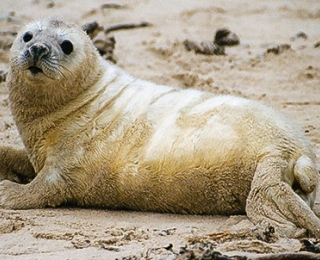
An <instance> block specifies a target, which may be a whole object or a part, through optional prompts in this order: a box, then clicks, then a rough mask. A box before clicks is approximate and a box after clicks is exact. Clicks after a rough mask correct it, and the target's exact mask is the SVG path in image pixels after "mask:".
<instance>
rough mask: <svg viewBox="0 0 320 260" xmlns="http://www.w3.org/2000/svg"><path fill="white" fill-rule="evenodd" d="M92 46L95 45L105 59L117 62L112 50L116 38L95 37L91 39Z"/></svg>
mask: <svg viewBox="0 0 320 260" xmlns="http://www.w3.org/2000/svg"><path fill="white" fill-rule="evenodd" d="M93 44H94V46H96V48H97V50H98V51H99V53H100V55H101V56H103V57H104V58H105V59H106V60H109V61H111V62H113V63H117V61H116V60H115V59H114V57H113V51H114V49H115V45H116V39H115V38H114V37H113V36H111V37H107V38H106V39H95V40H94V41H93Z"/></svg>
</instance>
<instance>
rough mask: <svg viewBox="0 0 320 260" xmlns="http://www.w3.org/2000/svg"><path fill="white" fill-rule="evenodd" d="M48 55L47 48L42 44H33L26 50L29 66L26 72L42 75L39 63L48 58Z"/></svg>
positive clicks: (48, 50)
mask: <svg viewBox="0 0 320 260" xmlns="http://www.w3.org/2000/svg"><path fill="white" fill-rule="evenodd" d="M49 53H50V49H49V47H48V46H47V45H45V44H43V43H35V44H33V45H31V46H30V47H29V48H28V50H27V56H28V57H29V64H30V65H31V66H30V67H28V70H29V71H30V72H31V74H32V75H36V74H39V73H43V71H42V69H41V67H42V66H41V63H42V62H43V61H44V60H45V58H46V57H48V55H49Z"/></svg>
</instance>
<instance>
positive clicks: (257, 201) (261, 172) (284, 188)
mask: <svg viewBox="0 0 320 260" xmlns="http://www.w3.org/2000/svg"><path fill="white" fill-rule="evenodd" d="M300 158H301V157H300ZM300 158H299V159H298V160H297V163H296V165H295V167H294V171H295V173H294V175H295V176H296V175H297V176H298V179H297V181H298V183H299V184H300V186H301V188H302V189H303V192H304V193H305V194H307V196H308V199H311V201H310V203H308V202H307V203H306V201H304V200H303V196H302V197H300V196H299V195H298V194H297V193H295V192H294V190H293V189H292V187H291V186H290V185H289V184H288V183H287V182H285V181H284V179H285V178H283V176H284V174H286V173H287V171H288V163H287V162H286V161H285V160H283V159H281V158H278V157H269V158H264V159H263V160H262V161H261V162H259V164H258V166H257V169H256V172H255V175H254V178H253V181H252V184H251V190H250V193H249V196H248V198H247V205H246V212H247V215H248V217H249V218H250V220H251V221H252V222H253V223H254V224H264V225H265V224H270V225H272V226H274V228H275V229H276V232H278V234H279V235H281V236H288V237H295V236H297V235H299V234H301V229H300V228H304V229H307V230H308V231H310V232H311V233H312V234H313V235H314V236H316V237H317V238H320V220H319V219H318V218H317V216H316V215H315V214H314V212H313V211H312V210H311V208H310V206H309V204H311V205H312V204H313V203H314V201H313V200H312V198H313V197H314V194H313V193H315V190H316V186H317V179H315V180H314V181H315V185H316V186H315V188H314V189H312V183H310V181H309V180H313V178H314V177H317V176H316V175H315V176H314V173H313V171H312V170H311V171H309V170H307V171H306V172H305V171H304V170H305V169H309V168H308V167H305V166H306V165H308V164H307V163H306V162H307V160H305V158H302V159H301V160H300ZM299 160H300V161H299ZM309 160H310V159H309ZM302 169H303V170H302ZM295 178H296V177H295ZM310 190H311V191H312V190H313V192H312V193H309V194H308V193H306V191H310ZM310 194H311V195H310Z"/></svg>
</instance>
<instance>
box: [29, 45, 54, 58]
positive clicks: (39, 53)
mask: <svg viewBox="0 0 320 260" xmlns="http://www.w3.org/2000/svg"><path fill="white" fill-rule="evenodd" d="M49 51H50V50H49V48H48V47H47V46H46V45H44V44H41V43H36V44H33V45H32V46H31V47H30V48H29V53H30V54H31V56H32V57H33V58H34V59H35V60H40V59H42V58H43V57H44V56H46V55H47V54H48V53H49Z"/></svg>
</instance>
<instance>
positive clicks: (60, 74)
mask: <svg viewBox="0 0 320 260" xmlns="http://www.w3.org/2000/svg"><path fill="white" fill-rule="evenodd" d="M102 61H103V62H104V60H103V59H102V58H101V57H100V55H99V53H98V51H97V50H96V48H95V47H94V45H93V44H92V42H91V40H90V38H89V37H88V36H87V34H86V33H85V32H84V31H83V30H82V29H81V27H79V26H78V25H76V24H72V23H66V22H63V21H60V20H57V19H44V20H39V21H36V22H33V23H30V24H27V25H26V26H24V27H23V28H22V29H21V30H20V31H19V32H18V35H17V37H16V39H15V41H14V42H13V45H12V47H11V50H10V70H9V75H8V81H7V85H8V88H9V91H10V100H11V103H12V106H11V108H12V109H13V114H16V116H19V117H23V118H28V119H29V120H31V119H32V118H34V117H35V116H36V115H38V114H40V115H43V114H46V113H49V112H51V111H53V110H55V109H57V108H58V107H61V106H63V105H64V104H67V103H68V102H69V101H70V100H73V99H75V98H76V97H77V96H78V95H80V94H81V93H83V92H84V91H86V90H87V89H89V88H90V87H91V86H93V85H94V83H95V82H97V81H98V80H99V79H100V77H101V74H103V73H102V70H103V66H101V64H102ZM18 104H19V105H18ZM22 111H23V113H22ZM27 111H29V112H30V113H29V112H28V113H27Z"/></svg>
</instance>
